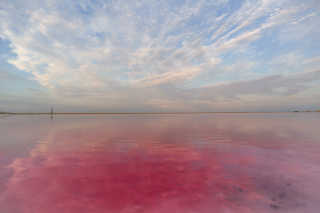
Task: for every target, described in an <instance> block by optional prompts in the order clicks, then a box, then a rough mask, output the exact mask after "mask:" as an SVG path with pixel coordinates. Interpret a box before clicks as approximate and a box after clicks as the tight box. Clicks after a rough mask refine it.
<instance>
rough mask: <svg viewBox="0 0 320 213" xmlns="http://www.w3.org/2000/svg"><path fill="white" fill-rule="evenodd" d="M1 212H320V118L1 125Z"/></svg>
mask: <svg viewBox="0 0 320 213" xmlns="http://www.w3.org/2000/svg"><path fill="white" fill-rule="evenodd" d="M0 212H1V213H57V212H59V213H109V212H110V213H117V212H119V213H134V212H137V213H138V212H145V213H148V212H150V213H180V212H181V213H212V212H215V213H220V212H221V213H233V212H235V213H256V212H259V213H265V212H268V213H269V212H281V213H282V212H290V213H296V212H299V213H300V212H303V213H318V212H320V113H275V114H272V113H266V114H263V113H252V114H184V115H180V114H179V115H173V114H172V115H97V116H93V115H81V116H79V115H57V116H54V118H53V119H50V117H49V116H47V115H41V116H35V115H33V116H22V115H19V116H7V117H5V116H2V117H0Z"/></svg>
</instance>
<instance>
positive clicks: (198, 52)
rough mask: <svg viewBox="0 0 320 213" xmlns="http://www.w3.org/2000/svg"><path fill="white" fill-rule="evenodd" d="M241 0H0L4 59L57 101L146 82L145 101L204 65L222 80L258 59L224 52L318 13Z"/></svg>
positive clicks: (116, 95) (120, 97)
mask: <svg viewBox="0 0 320 213" xmlns="http://www.w3.org/2000/svg"><path fill="white" fill-rule="evenodd" d="M242 2H243V3H242V4H240V5H239V8H235V9H230V8H231V7H230V6H232V5H230V2H229V1H226V0H221V1H205V0H202V1H186V2H185V3H184V4H181V3H178V2H174V1H172V2H169V1H147V0H145V1H144V0H143V1H125V2H124V1H110V2H104V1H96V2H95V3H94V2H91V1H86V0H81V1H71V2H66V1H51V0H46V1H40V0H38V1H22V0H19V1H18V0H14V1H9V0H5V1H2V2H1V3H0V37H1V38H4V39H7V40H8V41H10V42H11V47H12V51H13V52H14V53H15V54H16V57H15V58H11V59H10V60H9V61H8V62H9V63H11V64H12V65H14V66H15V67H17V68H18V69H20V70H23V71H26V72H30V73H32V74H33V76H34V78H35V79H36V80H37V81H38V82H39V83H40V84H41V85H42V86H44V87H46V88H48V89H49V90H50V91H51V92H52V94H53V97H54V98H55V99H56V100H57V101H58V100H60V101H61V102H64V101H73V100H70V97H72V95H74V99H75V100H76V99H77V96H79V95H82V96H84V95H85V94H87V95H88V96H90V97H88V98H92V99H94V98H93V97H96V99H98V97H106V98H110V99H112V100H114V101H115V102H119V103H122V101H125V100H128V95H127V93H130V90H133V91H132V93H140V94H149V91H146V90H149V89H150V88H151V87H153V88H154V89H155V90H154V91H153V92H154V93H155V94H152V96H153V97H154V96H156V97H155V100H156V101H154V102H157V101H159V100H161V99H162V100H164V101H165V100H166V101H165V102H166V103H167V104H166V106H168V105H169V103H171V102H172V99H171V100H170V97H171V94H170V93H171V92H172V91H170V89H169V90H167V89H165V90H163V88H162V87H165V88H167V86H168V85H175V86H176V87H177V88H180V89H182V88H183V85H184V84H185V83H186V82H189V83H190V82H191V83H190V84H192V83H193V81H194V80H195V79H196V78H200V77H201V75H204V74H205V73H213V75H212V76H216V75H215V74H219V73H222V72H224V73H227V74H226V75H232V76H230V77H229V81H230V80H231V79H232V81H233V80H234V79H233V76H234V75H235V74H234V73H235V71H236V70H237V69H238V70H239V72H238V73H241V75H242V76H249V74H250V73H251V70H252V69H253V67H255V66H256V65H257V63H258V62H259V63H260V61H261V60H260V61H258V60H257V61H252V62H250V61H249V62H247V63H242V64H239V63H238V64H233V63H234V62H232V61H231V62H230V61H227V60H226V59H225V58H224V55H225V54H234V53H235V52H239V51H244V52H245V51H246V50H248V47H249V46H250V45H251V44H252V43H253V41H257V40H258V39H260V38H262V37H263V36H264V35H265V33H266V32H267V31H268V30H275V29H277V27H279V26H281V27H283V28H286V27H289V28H288V29H290V30H292V28H291V27H292V26H291V25H294V26H295V27H297V28H299V29H300V28H302V27H303V26H302V25H303V24H304V23H305V22H306V21H308V20H311V19H314V18H316V17H318V15H317V13H315V12H311V13H308V14H305V12H303V11H306V9H308V7H305V8H302V9H300V8H299V7H298V6H297V5H298V4H297V3H295V4H290V1H287V0H279V1H275V0H268V1H266V0H246V1H242ZM208 8H209V9H208ZM220 10H221V11H220ZM301 11H302V12H301ZM300 13H303V14H300ZM294 29H296V28H294ZM281 57H282V58H281ZM297 57H298V56H297V55H294V53H291V56H290V55H283V56H279V57H278V58H277V59H274V60H273V61H272V63H269V64H272V65H270V66H273V65H274V66H275V67H276V66H277V67H278V68H279V67H280V65H281V66H282V67H284V66H286V67H289V66H291V67H295V69H297V67H299V68H300V67H301V66H299V65H298V62H299V61H300V58H297ZM302 58H303V59H305V58H304V57H302ZM239 60H240V59H239ZM277 60H278V61H277ZM308 60H309V61H308ZM316 62H317V58H314V59H305V60H304V61H303V63H302V64H304V65H306V66H307V64H311V63H312V64H315V63H316ZM222 64H223V65H222ZM266 64H268V63H266ZM283 64H285V65H283ZM313 67H315V65H313ZM301 68H303V67H301ZM301 71H303V70H301ZM279 72H280V71H279ZM212 81H215V79H214V78H213V79H212ZM224 81H225V80H224ZM226 81H228V78H227V80H226ZM206 84H207V82H206ZM200 86H201V85H200ZM145 87H146V89H143V88H145ZM132 88H135V89H132ZM159 88H161V89H159ZM268 91H269V90H268ZM270 92H271V93H272V91H270ZM106 93H108V95H105V94H106ZM111 93H112V95H111ZM132 93H130V94H132ZM221 94H226V96H228V93H223V91H221ZM180 95H182V96H183V97H185V96H184V94H181V93H180ZM67 96H68V97H67ZM66 97H67V98H66ZM132 97H135V98H137V96H136V95H132ZM208 97H209V96H208ZM59 98H61V99H59ZM176 98H177V97H176ZM67 99H68V100H67ZM222 99H223V98H222ZM139 100H140V99H139ZM128 101H133V102H134V100H132V99H130V100H128ZM143 101H144V102H145V101H146V100H143ZM202 101H203V100H202ZM92 102H95V101H94V100H92ZM96 102H99V103H97V104H103V103H100V101H96ZM151 102H152V101H151ZM151 102H150V103H151ZM178 105H179V104H178Z"/></svg>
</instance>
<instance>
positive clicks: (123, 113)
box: [0, 111, 320, 115]
mask: <svg viewBox="0 0 320 213" xmlns="http://www.w3.org/2000/svg"><path fill="white" fill-rule="evenodd" d="M293 112H294V113H298V112H320V111H291V112H54V113H50V112H0V114H4V115H165V114H242V113H293Z"/></svg>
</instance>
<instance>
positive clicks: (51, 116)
mask: <svg viewBox="0 0 320 213" xmlns="http://www.w3.org/2000/svg"><path fill="white" fill-rule="evenodd" d="M50 118H51V119H53V107H51V110H50Z"/></svg>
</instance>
